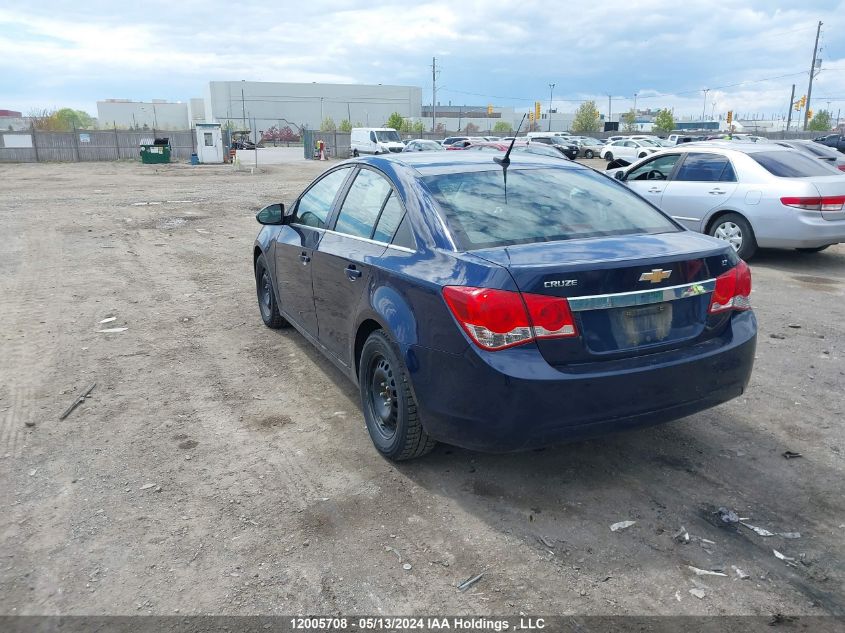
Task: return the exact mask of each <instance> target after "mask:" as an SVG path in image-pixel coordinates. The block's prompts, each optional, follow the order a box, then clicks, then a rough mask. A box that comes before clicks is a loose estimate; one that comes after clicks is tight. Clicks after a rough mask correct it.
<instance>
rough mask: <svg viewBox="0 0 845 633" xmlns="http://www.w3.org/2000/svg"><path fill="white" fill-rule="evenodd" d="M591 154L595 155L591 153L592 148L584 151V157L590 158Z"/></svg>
mask: <svg viewBox="0 0 845 633" xmlns="http://www.w3.org/2000/svg"><path fill="white" fill-rule="evenodd" d="M593 156H595V154H593V150H591V149H588V150H587V151H586V152H584V158H592V157H593Z"/></svg>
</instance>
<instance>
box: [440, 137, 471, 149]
mask: <svg viewBox="0 0 845 633" xmlns="http://www.w3.org/2000/svg"><path fill="white" fill-rule="evenodd" d="M472 144H473V141H471V140H469V139H468V138H465V139H463V140H460V141H455V142H454V143H452V144H450V145H444V148H445V149H466V148H467V147H469V146H470V145H472Z"/></svg>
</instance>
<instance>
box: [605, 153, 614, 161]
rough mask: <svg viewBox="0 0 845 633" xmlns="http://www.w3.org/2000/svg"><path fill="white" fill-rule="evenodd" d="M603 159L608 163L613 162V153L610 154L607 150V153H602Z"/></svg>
mask: <svg viewBox="0 0 845 633" xmlns="http://www.w3.org/2000/svg"><path fill="white" fill-rule="evenodd" d="M604 159H605V160H606V161H607V162H608V163H612V162H613V154H612V153H610V152H608V153H607V154H605V155H604Z"/></svg>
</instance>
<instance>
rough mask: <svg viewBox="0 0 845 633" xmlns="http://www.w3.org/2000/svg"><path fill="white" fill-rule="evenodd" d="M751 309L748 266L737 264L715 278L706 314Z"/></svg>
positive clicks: (740, 262)
mask: <svg viewBox="0 0 845 633" xmlns="http://www.w3.org/2000/svg"><path fill="white" fill-rule="evenodd" d="M750 308H751V269H750V268H748V264H746V263H745V262H744V261H742V260H739V263H738V264H737V265H736V266H734V267H733V268H731V269H730V270H729V271H728V272H726V273H722V274H721V275H719V276H718V277H716V288H715V290H713V296H712V297H710V308H709V309H708V312H710V314H715V313H717V312H724V311H725V310H749V309H750Z"/></svg>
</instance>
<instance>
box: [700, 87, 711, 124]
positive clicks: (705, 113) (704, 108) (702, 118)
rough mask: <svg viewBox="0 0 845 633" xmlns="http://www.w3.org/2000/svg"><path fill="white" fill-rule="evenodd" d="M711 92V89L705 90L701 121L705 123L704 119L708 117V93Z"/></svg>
mask: <svg viewBox="0 0 845 633" xmlns="http://www.w3.org/2000/svg"><path fill="white" fill-rule="evenodd" d="M708 92H710V88H704V107H703V108H702V109H701V121H702V122H704V119H705V118H706V117H707V93H708Z"/></svg>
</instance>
